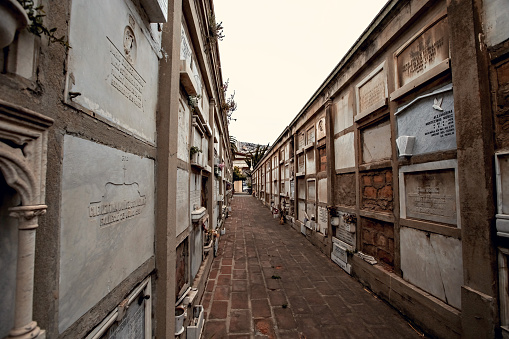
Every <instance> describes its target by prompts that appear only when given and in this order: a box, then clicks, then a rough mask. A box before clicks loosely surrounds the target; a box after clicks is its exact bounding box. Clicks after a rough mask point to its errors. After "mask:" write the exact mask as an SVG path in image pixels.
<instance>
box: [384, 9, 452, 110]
mask: <svg viewBox="0 0 509 339" xmlns="http://www.w3.org/2000/svg"><path fill="white" fill-rule="evenodd" d="M444 18H447V11H446V10H444V11H443V12H441V13H440V14H439V15H437V16H436V17H434V18H433V20H431V22H430V23H429V24H427V25H425V26H424V27H423V28H422V29H420V30H419V31H418V32H417V33H416V34H415V35H413V36H412V37H411V38H410V39H408V41H407V42H406V43H404V44H403V46H401V47H400V48H398V50H397V51H396V52H395V53H394V85H395V88H396V89H395V90H394V91H393V92H392V93H391V94H390V100H391V101H394V100H396V99H398V98H399V97H401V96H403V95H405V94H406V93H407V92H409V91H411V90H413V89H414V88H416V87H418V86H420V85H422V84H423V83H425V82H427V81H429V80H430V79H433V78H434V77H436V76H438V75H439V74H442V73H443V72H445V71H447V70H449V69H450V59H451V57H450V52H449V57H448V58H446V59H445V60H443V61H442V62H440V63H439V64H438V65H435V66H434V67H432V68H431V69H429V70H427V71H426V72H424V73H423V74H421V75H419V76H418V77H417V78H415V79H413V80H411V81H410V82H408V83H407V84H405V85H402V86H401V85H400V83H399V81H398V56H399V55H400V54H401V53H402V52H403V51H404V50H405V49H406V48H407V47H408V46H410V45H411V44H412V43H413V42H414V41H415V40H416V39H417V38H419V37H420V36H421V35H422V34H424V33H425V32H426V31H428V30H429V29H430V28H432V27H433V26H434V25H435V24H437V23H438V22H439V21H440V20H442V19H444ZM449 50H450V48H449Z"/></svg>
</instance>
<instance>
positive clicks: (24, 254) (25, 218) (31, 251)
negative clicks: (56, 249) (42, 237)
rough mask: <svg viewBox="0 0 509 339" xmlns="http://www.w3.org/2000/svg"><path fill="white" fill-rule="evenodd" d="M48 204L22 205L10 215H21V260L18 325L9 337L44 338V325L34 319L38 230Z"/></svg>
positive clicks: (19, 268) (16, 323) (18, 264)
mask: <svg viewBox="0 0 509 339" xmlns="http://www.w3.org/2000/svg"><path fill="white" fill-rule="evenodd" d="M46 209H47V206H46V205H34V206H18V207H12V208H10V209H9V212H10V213H9V215H10V216H11V217H14V218H17V219H18V223H19V224H18V230H19V231H18V262H17V271H16V304H15V305H16V308H15V316H14V328H13V329H12V330H11V331H10V332H9V336H8V338H16V339H25V338H41V336H40V334H43V335H44V332H42V333H41V329H40V328H39V327H38V326H37V323H36V322H35V321H33V320H32V315H33V292H34V262H35V232H36V229H37V227H38V226H39V224H38V222H39V216H41V215H44V214H45V213H46Z"/></svg>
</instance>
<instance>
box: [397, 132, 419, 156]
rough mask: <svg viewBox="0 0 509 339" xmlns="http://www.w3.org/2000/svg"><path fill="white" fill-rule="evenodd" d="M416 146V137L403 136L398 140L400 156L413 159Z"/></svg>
mask: <svg viewBox="0 0 509 339" xmlns="http://www.w3.org/2000/svg"><path fill="white" fill-rule="evenodd" d="M414 144H415V137H414V136H410V135H402V136H400V137H398V138H397V139H396V145H398V150H399V155H400V156H404V157H411V156H412V155H413V154H412V152H413V149H414Z"/></svg>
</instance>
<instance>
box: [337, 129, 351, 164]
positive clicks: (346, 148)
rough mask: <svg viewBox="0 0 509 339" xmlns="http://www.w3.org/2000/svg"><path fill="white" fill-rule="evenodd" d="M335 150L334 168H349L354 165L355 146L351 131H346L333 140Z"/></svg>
mask: <svg viewBox="0 0 509 339" xmlns="http://www.w3.org/2000/svg"><path fill="white" fill-rule="evenodd" d="M334 151H335V152H336V154H335V155H336V156H335V160H336V169H337V170H338V169H342V168H350V167H354V166H355V147H354V134H353V132H350V133H347V134H345V135H342V136H340V137H339V138H337V139H335V140H334Z"/></svg>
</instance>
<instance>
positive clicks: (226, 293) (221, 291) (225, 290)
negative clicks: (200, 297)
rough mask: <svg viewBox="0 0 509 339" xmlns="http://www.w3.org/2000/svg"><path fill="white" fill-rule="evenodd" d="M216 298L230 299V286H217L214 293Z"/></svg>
mask: <svg viewBox="0 0 509 339" xmlns="http://www.w3.org/2000/svg"><path fill="white" fill-rule="evenodd" d="M213 299H214V300H229V299H230V286H216V289H215V290H214V295H213Z"/></svg>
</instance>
